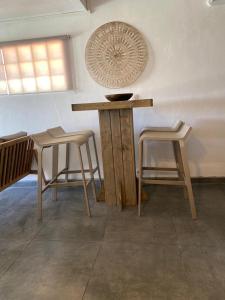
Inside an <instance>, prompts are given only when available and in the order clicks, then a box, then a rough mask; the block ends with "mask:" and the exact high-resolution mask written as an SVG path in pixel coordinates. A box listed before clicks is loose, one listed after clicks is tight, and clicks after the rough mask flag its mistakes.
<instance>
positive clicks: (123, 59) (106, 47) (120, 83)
mask: <svg viewBox="0 0 225 300" xmlns="http://www.w3.org/2000/svg"><path fill="white" fill-rule="evenodd" d="M147 58H148V52H147V45H146V43H145V41H144V39H143V37H142V35H141V33H140V32H139V31H138V30H137V29H136V28H134V27H133V26H131V25H129V24H126V23H123V22H110V23H106V24H104V25H102V26H100V27H99V28H98V29H97V30H96V31H95V32H94V33H93V34H92V35H91V37H90V39H89V40H88V42H87V46H86V51H85V61H86V66H87V69H88V71H89V73H90V75H91V77H92V78H93V79H94V80H95V81H96V82H98V83H99V84H101V85H103V86H105V87H108V88H121V87H125V86H128V85H130V84H131V83H133V82H134V81H135V80H136V79H137V78H138V77H139V76H140V75H141V73H142V72H143V70H144V68H145V65H146V63H147Z"/></svg>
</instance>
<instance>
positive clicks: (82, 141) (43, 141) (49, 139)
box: [31, 131, 96, 220]
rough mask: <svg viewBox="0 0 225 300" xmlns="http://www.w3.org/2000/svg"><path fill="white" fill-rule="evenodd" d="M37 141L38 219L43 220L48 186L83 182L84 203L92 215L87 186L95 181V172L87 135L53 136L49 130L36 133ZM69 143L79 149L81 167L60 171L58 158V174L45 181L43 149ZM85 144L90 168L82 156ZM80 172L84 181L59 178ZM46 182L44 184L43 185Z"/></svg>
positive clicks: (54, 186)
mask: <svg viewBox="0 0 225 300" xmlns="http://www.w3.org/2000/svg"><path fill="white" fill-rule="evenodd" d="M31 138H32V139H33V141H34V143H35V147H36V150H37V153H38V192H37V202H38V219H39V220H41V219H42V216H43V213H42V202H43V201H42V195H43V193H44V192H45V191H46V190H47V189H48V188H59V187H65V186H77V185H80V184H82V185H83V188H84V203H85V206H86V210H87V215H88V216H91V212H90V206H89V200H88V193H87V187H88V185H89V183H91V182H93V181H94V174H93V168H92V161H91V156H90V151H89V145H88V138H87V136H86V135H70V136H62V137H57V138H56V137H53V136H51V135H50V134H49V133H48V132H47V131H44V132H41V133H38V134H34V135H32V136H31ZM67 143H73V144H74V145H75V146H76V148H77V150H78V158H79V164H80V169H79V170H73V171H69V170H68V169H66V168H64V169H62V170H61V171H58V160H53V169H54V170H57V174H53V175H52V179H51V180H50V181H49V182H47V183H46V184H45V183H44V182H43V181H44V180H43V150H44V149H46V148H49V147H52V148H53V151H54V149H56V147H58V146H59V145H60V144H67ZM82 146H85V149H86V154H87V157H88V164H89V168H88V169H84V165H83V157H82V151H81V150H82V149H81V147H82ZM86 172H89V173H90V180H87V179H86V177H85V173H86ZM66 173H69V174H78V173H81V175H82V182H80V181H78V180H70V181H68V180H64V181H62V180H60V181H59V180H58V178H59V176H60V175H62V174H66ZM43 183H44V185H43ZM92 187H93V194H94V198H95V201H96V193H95V189H94V185H92Z"/></svg>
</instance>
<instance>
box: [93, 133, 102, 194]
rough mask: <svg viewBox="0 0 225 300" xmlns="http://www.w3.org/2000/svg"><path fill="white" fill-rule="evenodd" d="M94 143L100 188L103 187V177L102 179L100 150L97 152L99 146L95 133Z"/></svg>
mask: <svg viewBox="0 0 225 300" xmlns="http://www.w3.org/2000/svg"><path fill="white" fill-rule="evenodd" d="M93 144H94V150H95V160H96V164H97V170H98V177H99V181H100V188H101V187H102V179H101V172H100V167H99V160H98V152H97V146H96V141H95V136H94V135H93Z"/></svg>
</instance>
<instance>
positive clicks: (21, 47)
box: [0, 36, 72, 94]
mask: <svg viewBox="0 0 225 300" xmlns="http://www.w3.org/2000/svg"><path fill="white" fill-rule="evenodd" d="M68 39H69V38H68V37H67V36H63V37H54V38H47V39H36V40H25V41H15V42H9V43H0V94H22V93H39V92H51V91H65V90H68V89H70V88H71V87H72V81H71V74H70V72H69V63H68Z"/></svg>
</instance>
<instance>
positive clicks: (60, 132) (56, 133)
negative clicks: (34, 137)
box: [47, 126, 102, 200]
mask: <svg viewBox="0 0 225 300" xmlns="http://www.w3.org/2000/svg"><path fill="white" fill-rule="evenodd" d="M47 132H48V133H49V134H50V135H51V136H52V137H55V138H61V137H71V136H79V135H84V136H85V137H86V138H87V139H88V140H90V139H91V138H92V141H93V146H94V153H95V161H96V167H95V168H93V170H92V171H93V174H95V172H98V177H99V182H100V191H101V187H102V180H101V172H100V167H99V160H98V153H97V146H96V141H95V133H94V132H93V131H92V130H83V131H75V132H65V130H64V129H63V128H62V127H61V126H58V127H54V128H49V129H47ZM87 151H88V152H89V153H90V148H89V144H87ZM58 152H59V151H58V145H56V146H54V147H53V156H52V158H53V164H52V166H53V169H52V174H53V176H54V175H55V174H57V172H58V169H57V170H56V168H55V166H58V164H57V163H54V161H55V162H57V161H58ZM88 157H89V156H88ZM90 157H91V153H90ZM69 158H70V143H66V165H65V171H67V172H65V180H66V181H68V176H69V174H71V173H73V171H70V170H69ZM84 171H86V170H84ZM93 184H94V189H95V190H96V186H95V181H94V180H93ZM56 198H57V189H53V199H54V200H56Z"/></svg>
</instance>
